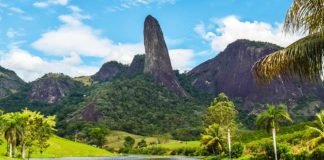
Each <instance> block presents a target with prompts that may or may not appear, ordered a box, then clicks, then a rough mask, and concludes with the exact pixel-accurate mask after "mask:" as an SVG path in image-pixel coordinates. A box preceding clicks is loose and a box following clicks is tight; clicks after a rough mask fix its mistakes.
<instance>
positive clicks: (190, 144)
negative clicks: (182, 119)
mask: <svg viewBox="0 0 324 160" xmlns="http://www.w3.org/2000/svg"><path fill="white" fill-rule="evenodd" d="M158 146H160V147H163V148H169V149H177V148H183V147H194V148H196V147H200V142H199V141H170V142H168V143H164V144H159V145H158Z"/></svg>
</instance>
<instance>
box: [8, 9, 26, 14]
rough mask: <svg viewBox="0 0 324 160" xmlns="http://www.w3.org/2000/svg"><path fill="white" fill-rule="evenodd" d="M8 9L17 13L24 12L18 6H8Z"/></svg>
mask: <svg viewBox="0 0 324 160" xmlns="http://www.w3.org/2000/svg"><path fill="white" fill-rule="evenodd" d="M9 10H10V11H12V12H15V13H18V14H23V13H25V11H23V10H22V9H20V8H18V7H10V8H9Z"/></svg>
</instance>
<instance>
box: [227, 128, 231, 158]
mask: <svg viewBox="0 0 324 160" xmlns="http://www.w3.org/2000/svg"><path fill="white" fill-rule="evenodd" d="M227 141H228V153H229V158H230V159H231V130H230V129H228V130H227Z"/></svg>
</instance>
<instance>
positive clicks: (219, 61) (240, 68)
mask: <svg viewBox="0 0 324 160" xmlns="http://www.w3.org/2000/svg"><path fill="white" fill-rule="evenodd" d="M279 49H281V47H279V46H277V45H274V44H270V43H265V42H255V41H249V40H237V41H235V42H233V43H231V44H229V45H228V46H227V48H226V49H225V50H224V51H223V52H221V53H219V54H218V55H217V56H216V57H214V58H213V59H210V60H208V61H206V62H204V63H202V64H200V65H199V66H197V67H195V68H194V69H192V70H191V71H190V72H189V73H188V75H189V76H190V77H192V79H191V84H192V85H193V87H194V88H195V89H197V90H199V91H207V92H209V93H212V94H213V95H217V94H218V93H220V92H224V93H225V94H227V95H228V96H229V97H231V98H232V99H239V100H240V101H241V103H242V106H241V107H242V108H241V109H243V110H246V111H249V112H252V111H253V110H254V109H256V110H261V109H262V108H261V107H259V108H258V107H255V104H257V103H260V104H264V103H278V102H281V103H287V104H289V107H290V109H294V107H296V105H297V101H298V100H299V99H300V98H303V97H304V98H305V97H316V98H315V99H321V98H323V97H324V88H323V84H322V83H319V84H311V83H307V82H302V81H299V80H297V79H295V80H289V81H286V80H284V79H282V78H280V77H279V78H278V79H276V80H275V81H273V82H272V83H271V84H268V85H261V84H257V83H256V81H255V79H254V77H253V75H252V72H251V68H252V66H253V64H254V63H255V62H256V61H257V60H258V59H260V58H261V57H263V56H265V55H268V54H270V53H272V52H274V51H277V50H279ZM321 105H322V102H321V103H320V106H317V109H318V108H319V107H322V108H323V105H322V106H321ZM253 112H254V111H253Z"/></svg>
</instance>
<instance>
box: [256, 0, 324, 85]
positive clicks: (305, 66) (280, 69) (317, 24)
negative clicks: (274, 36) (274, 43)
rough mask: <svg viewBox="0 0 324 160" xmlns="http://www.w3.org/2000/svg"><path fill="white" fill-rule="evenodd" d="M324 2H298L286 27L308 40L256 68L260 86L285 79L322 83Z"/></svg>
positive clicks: (294, 44)
mask: <svg viewBox="0 0 324 160" xmlns="http://www.w3.org/2000/svg"><path fill="white" fill-rule="evenodd" d="M323 8H324V0H294V2H293V4H292V6H291V7H290V9H289V11H288V13H287V16H286V19H285V23H284V31H285V32H286V33H288V32H292V33H296V32H302V33H304V34H307V36H306V37H304V38H301V39H299V40H297V41H296V42H294V43H292V44H291V45H289V46H288V47H286V48H284V49H282V50H279V51H276V52H274V53H272V54H269V55H267V56H265V57H264V58H262V59H260V60H259V61H258V62H256V63H255V64H254V66H253V72H254V75H255V77H256V79H257V81H259V82H263V83H270V82H271V81H272V80H273V79H275V78H277V77H278V76H279V75H281V76H282V77H284V78H291V77H300V78H301V79H306V80H315V81H317V80H319V78H320V77H321V76H322V74H323V56H324V9H323Z"/></svg>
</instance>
